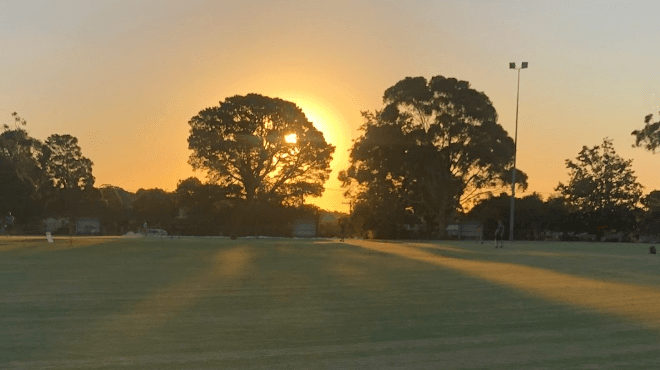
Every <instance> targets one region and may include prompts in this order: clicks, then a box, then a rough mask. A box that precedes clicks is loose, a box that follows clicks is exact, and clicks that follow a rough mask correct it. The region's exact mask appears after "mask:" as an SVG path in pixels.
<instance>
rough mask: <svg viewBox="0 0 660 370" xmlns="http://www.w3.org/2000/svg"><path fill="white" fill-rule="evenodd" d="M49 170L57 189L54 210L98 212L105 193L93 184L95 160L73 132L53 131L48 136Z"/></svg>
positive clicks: (71, 214)
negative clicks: (59, 133) (57, 132)
mask: <svg viewBox="0 0 660 370" xmlns="http://www.w3.org/2000/svg"><path fill="white" fill-rule="evenodd" d="M46 149H47V151H48V162H47V164H46V172H47V174H48V176H49V178H50V181H51V184H52V186H53V188H54V189H55V196H56V200H55V201H54V202H52V203H51V204H50V210H51V212H53V213H56V214H60V215H63V216H64V215H65V216H68V217H76V216H80V215H82V214H87V213H96V212H97V211H99V210H97V209H96V206H98V205H99V204H100V202H101V199H102V195H101V193H100V192H99V190H98V189H95V188H94V176H93V175H92V165H93V163H92V161H91V160H90V159H89V158H87V157H85V156H83V154H82V149H81V148H80V146H79V145H78V139H77V138H75V137H73V136H71V135H57V134H54V135H51V136H49V137H48V138H47V139H46Z"/></svg>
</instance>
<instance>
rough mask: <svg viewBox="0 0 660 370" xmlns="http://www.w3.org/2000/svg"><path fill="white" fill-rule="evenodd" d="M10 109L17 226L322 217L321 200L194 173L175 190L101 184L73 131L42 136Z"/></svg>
mask: <svg viewBox="0 0 660 370" xmlns="http://www.w3.org/2000/svg"><path fill="white" fill-rule="evenodd" d="M12 117H13V121H14V122H13V125H6V124H5V125H4V127H3V132H2V133H1V134H0V184H2V186H0V216H2V218H3V219H4V217H5V215H8V214H9V213H11V214H12V216H13V218H14V220H15V221H14V225H12V229H11V232H13V233H16V234H37V233H42V232H43V231H44V229H45V223H44V220H46V219H53V220H56V221H58V222H57V223H56V224H57V225H59V226H60V227H59V228H58V229H57V230H54V232H55V233H56V234H57V233H60V234H68V233H72V232H75V231H74V229H73V228H74V225H75V221H76V220H77V219H80V218H93V219H98V220H99V221H100V224H101V230H102V233H103V234H106V235H117V234H124V233H127V232H129V231H133V232H141V231H142V225H143V223H144V222H147V224H148V226H149V228H158V229H164V230H166V231H167V232H168V233H170V234H177V235H236V236H241V235H270V236H291V230H292V226H293V224H294V223H295V222H296V221H297V220H301V219H305V220H310V219H318V217H319V209H318V208H317V207H314V206H311V205H304V204H302V202H300V203H295V202H290V203H288V204H283V203H282V202H281V201H278V199H277V198H275V197H271V198H269V199H266V198H259V199H252V200H250V201H248V200H247V199H246V198H245V197H244V196H243V195H242V189H241V188H240V187H238V186H236V185H234V184H227V185H224V186H223V185H218V184H213V183H202V182H201V181H200V180H199V179H197V178H188V179H185V180H181V181H180V182H179V184H178V186H177V188H176V190H175V191H173V192H166V191H164V190H162V189H140V190H138V191H137V192H135V193H133V192H129V191H126V190H124V189H122V188H120V187H117V186H112V185H102V186H99V187H97V186H95V178H94V176H93V174H92V167H93V162H92V161H91V160H90V159H89V158H87V157H85V156H83V154H82V149H81V148H80V146H79V145H78V140H77V139H76V138H75V137H73V136H71V135H56V134H54V135H51V136H49V137H48V138H47V139H46V141H45V142H41V141H40V140H38V139H35V138H33V137H31V136H30V135H29V134H28V131H27V129H26V125H27V123H26V121H25V120H24V119H22V118H21V117H20V116H19V115H18V114H16V113H14V114H13V115H12ZM279 200H281V199H279ZM62 221H63V222H62Z"/></svg>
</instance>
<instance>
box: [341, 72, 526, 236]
mask: <svg viewBox="0 0 660 370" xmlns="http://www.w3.org/2000/svg"><path fill="white" fill-rule="evenodd" d="M383 101H384V103H385V107H384V108H383V110H382V111H377V112H364V113H363V116H364V119H365V123H364V125H363V126H362V127H361V130H362V135H361V136H360V137H359V138H358V139H357V140H356V141H355V144H354V145H353V148H352V149H351V154H350V159H351V166H350V167H349V168H348V170H346V171H343V172H342V173H340V179H341V180H342V181H343V183H344V185H345V186H348V185H350V184H353V185H355V184H357V192H356V193H355V194H354V195H355V201H356V202H357V204H360V203H365V202H374V201H375V202H378V201H379V200H378V198H379V197H378V196H375V195H376V193H379V194H386V195H387V196H386V197H381V199H383V201H385V202H391V201H390V199H398V200H399V201H398V204H397V207H396V208H397V209H398V211H396V212H397V213H398V214H400V213H401V212H402V211H401V209H405V210H406V212H408V213H409V216H412V217H416V218H417V219H418V220H420V221H421V222H422V223H423V224H425V225H426V226H427V228H429V229H430V228H435V229H436V231H438V232H439V233H440V234H441V235H443V234H444V233H445V228H446V223H447V221H448V220H449V219H450V217H452V215H453V214H454V213H455V212H456V211H457V210H459V209H460V208H461V207H462V205H464V204H466V203H468V202H471V201H474V200H475V199H478V198H479V197H480V196H481V195H485V194H487V193H488V192H489V191H494V190H495V191H497V190H499V191H501V190H504V188H505V187H506V186H510V181H511V170H512V168H513V153H514V143H513V139H512V138H510V137H509V136H508V135H507V133H506V131H504V129H503V128H502V126H500V125H499V124H498V122H497V113H496V112H495V108H494V107H493V105H492V103H491V101H490V99H488V97H487V96H486V95H485V94H484V93H482V92H479V91H476V90H474V89H472V88H471V87H470V84H469V83H468V82H467V81H459V80H457V79H454V78H445V77H443V76H436V77H433V78H431V79H430V80H428V81H427V80H426V79H425V78H423V77H415V78H411V77H408V78H406V79H404V80H401V81H399V82H398V83H396V84H395V85H394V86H392V87H390V88H389V89H387V90H386V91H385V95H384V97H383ZM516 177H517V182H518V183H519V185H520V186H522V187H523V188H524V187H525V186H526V179H527V176H526V175H525V174H524V173H522V172H519V173H518V174H517V176H516ZM377 208H378V207H376V206H375V205H374V206H372V207H371V209H374V210H375V209H377ZM381 208H383V207H381ZM390 208H392V204H390V205H389V206H388V207H384V208H383V209H388V210H389V209H390ZM388 212H390V211H388ZM390 217H391V218H394V217H395V215H393V214H391V215H390ZM409 218H410V217H408V219H409Z"/></svg>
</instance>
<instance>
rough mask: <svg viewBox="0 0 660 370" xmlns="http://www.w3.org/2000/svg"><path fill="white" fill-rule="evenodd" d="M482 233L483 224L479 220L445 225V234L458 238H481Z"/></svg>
mask: <svg viewBox="0 0 660 370" xmlns="http://www.w3.org/2000/svg"><path fill="white" fill-rule="evenodd" d="M483 234H484V226H483V224H482V223H481V222H463V223H460V224H450V225H448V226H447V235H448V236H451V237H455V238H458V239H465V238H474V239H481V238H483Z"/></svg>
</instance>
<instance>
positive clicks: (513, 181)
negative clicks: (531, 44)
mask: <svg viewBox="0 0 660 370" xmlns="http://www.w3.org/2000/svg"><path fill="white" fill-rule="evenodd" d="M517 69H518V89H517V92H516V134H515V139H514V141H513V172H512V174H511V217H510V219H509V241H511V242H513V213H514V208H515V207H514V204H515V200H516V155H517V153H518V106H519V102H520V68H517Z"/></svg>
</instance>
